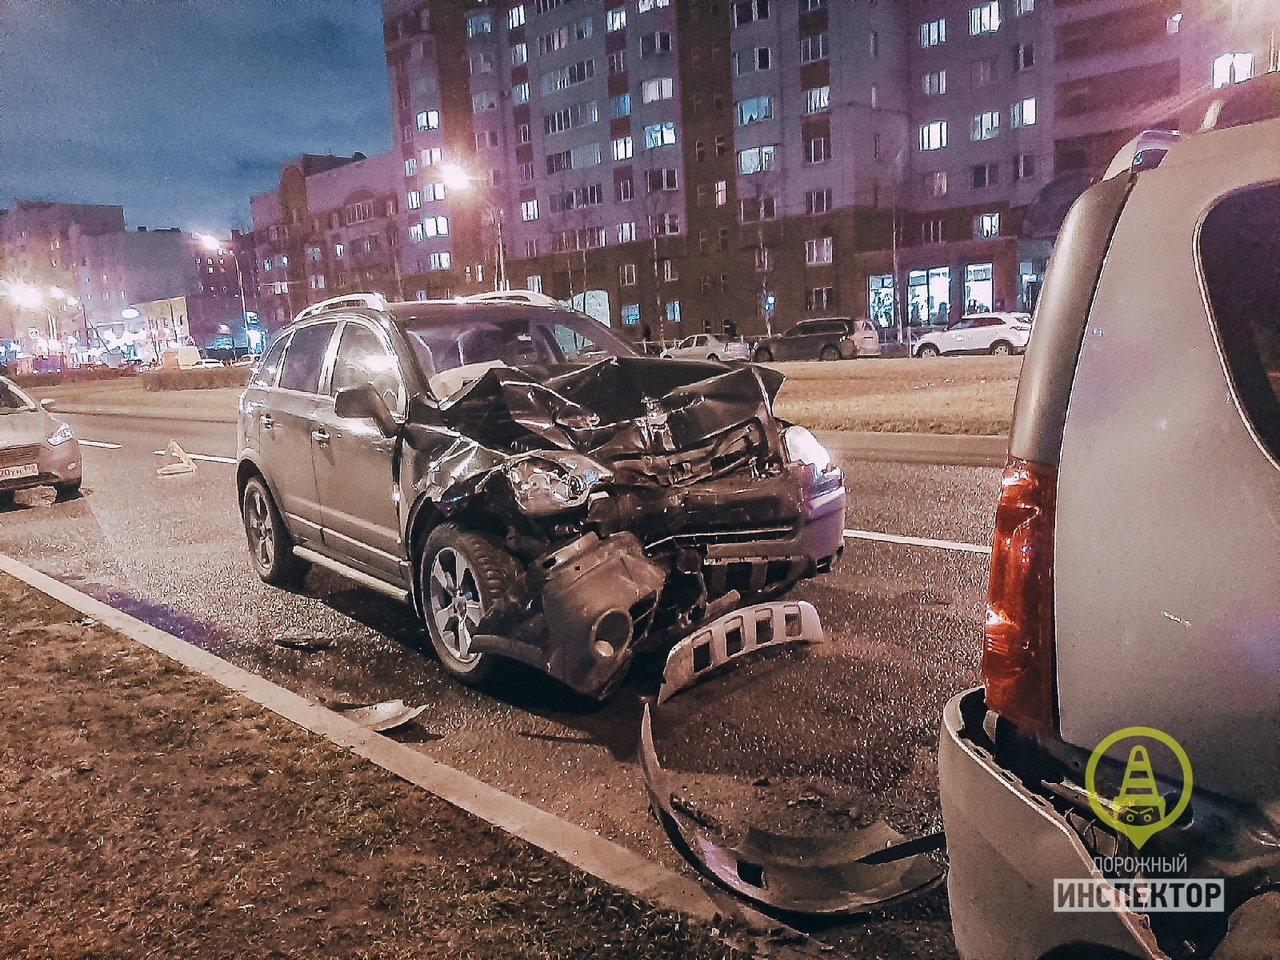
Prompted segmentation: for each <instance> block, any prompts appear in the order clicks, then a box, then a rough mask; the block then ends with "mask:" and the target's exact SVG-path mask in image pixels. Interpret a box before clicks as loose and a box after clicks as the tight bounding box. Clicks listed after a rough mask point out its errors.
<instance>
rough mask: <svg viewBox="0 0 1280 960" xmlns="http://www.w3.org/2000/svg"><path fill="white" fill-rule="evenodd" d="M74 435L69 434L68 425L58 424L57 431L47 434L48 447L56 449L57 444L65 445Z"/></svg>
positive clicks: (69, 428)
mask: <svg viewBox="0 0 1280 960" xmlns="http://www.w3.org/2000/svg"><path fill="white" fill-rule="evenodd" d="M75 438H76V435H75V434H74V433H72V432H71V425H70V424H68V423H60V424H58V429H56V430H54V431H53V433H51V434H49V446H51V447H56V446H58V445H59V444H63V443H66V442H67V441H68V440H74V439H75Z"/></svg>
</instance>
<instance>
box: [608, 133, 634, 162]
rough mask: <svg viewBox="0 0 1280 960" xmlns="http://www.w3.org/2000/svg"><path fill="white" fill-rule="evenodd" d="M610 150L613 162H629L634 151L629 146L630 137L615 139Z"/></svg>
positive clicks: (630, 145)
mask: <svg viewBox="0 0 1280 960" xmlns="http://www.w3.org/2000/svg"><path fill="white" fill-rule="evenodd" d="M612 148H613V159H614V160H630V159H631V156H632V153H633V150H634V148H633V147H632V144H631V138H630V137H617V138H615V139H614V141H613V144H612Z"/></svg>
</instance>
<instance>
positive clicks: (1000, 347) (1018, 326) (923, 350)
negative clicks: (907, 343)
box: [915, 313, 1031, 357]
mask: <svg viewBox="0 0 1280 960" xmlns="http://www.w3.org/2000/svg"><path fill="white" fill-rule="evenodd" d="M1030 339H1031V314H1029V313H971V314H967V315H965V316H963V317H961V318H960V319H959V320H957V321H956V322H955V323H954V324H952V325H951V326H949V327H947V329H945V330H934V331H932V332H930V333H926V334H924V335H923V336H922V337H921V338H920V339H919V340H917V341H916V346H915V355H916V356H917V357H936V356H938V355H939V354H943V353H945V354H960V353H970V354H974V353H990V354H995V355H996V356H1008V355H1009V354H1011V353H1022V352H1023V351H1024V350H1026V349H1027V342H1028V341H1029V340H1030Z"/></svg>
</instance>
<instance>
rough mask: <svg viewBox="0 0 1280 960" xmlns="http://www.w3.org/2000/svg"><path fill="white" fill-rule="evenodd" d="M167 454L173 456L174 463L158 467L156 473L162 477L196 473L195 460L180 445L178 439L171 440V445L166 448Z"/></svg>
mask: <svg viewBox="0 0 1280 960" xmlns="http://www.w3.org/2000/svg"><path fill="white" fill-rule="evenodd" d="M165 456H168V457H173V460H174V462H173V463H166V464H165V465H164V466H162V467H156V474H157V475H158V476H161V477H175V476H178V475H180V474H184V473H195V472H196V464H195V461H194V460H192V459H191V457H189V456H188V455H187V451H185V450H183V449H182V447H180V446H179V445H178V441H177V440H170V441H169V446H168V447H167V448H166V450H165Z"/></svg>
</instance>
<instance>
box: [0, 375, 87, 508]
mask: <svg viewBox="0 0 1280 960" xmlns="http://www.w3.org/2000/svg"><path fill="white" fill-rule="evenodd" d="M80 480H81V463H80V444H79V442H78V441H77V440H76V435H75V434H74V433H73V432H72V431H71V427H70V426H69V425H68V424H66V423H64V422H63V421H61V420H59V419H58V418H56V417H53V416H50V415H49V412H48V411H47V410H46V409H45V408H44V405H43V404H39V403H36V402H35V401H34V400H32V399H31V397H29V396H27V394H25V393H24V392H23V391H22V390H21V389H19V387H18V385H17V384H16V383H14V382H13V381H12V380H9V379H7V378H5V377H0V506H8V505H9V504H11V503H13V495H14V493H15V492H16V491H18V490H24V489H26V488H28V487H42V486H51V487H53V488H54V490H56V491H57V493H58V496H60V497H74V496H76V495H77V494H79V492H80Z"/></svg>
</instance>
